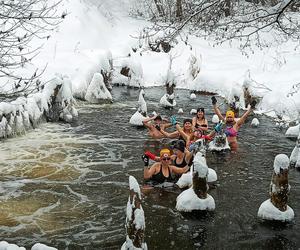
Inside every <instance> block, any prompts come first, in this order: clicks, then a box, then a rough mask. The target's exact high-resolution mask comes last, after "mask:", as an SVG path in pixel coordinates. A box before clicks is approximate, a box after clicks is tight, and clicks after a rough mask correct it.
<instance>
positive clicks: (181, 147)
mask: <svg viewBox="0 0 300 250" xmlns="http://www.w3.org/2000/svg"><path fill="white" fill-rule="evenodd" d="M184 148H185V143H184V141H183V140H178V141H176V142H175V144H174V146H173V149H178V150H180V151H181V152H182V153H184Z"/></svg>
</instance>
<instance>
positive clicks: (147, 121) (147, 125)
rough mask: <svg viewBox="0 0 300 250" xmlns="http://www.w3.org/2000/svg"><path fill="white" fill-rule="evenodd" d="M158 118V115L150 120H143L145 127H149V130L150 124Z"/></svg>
mask: <svg viewBox="0 0 300 250" xmlns="http://www.w3.org/2000/svg"><path fill="white" fill-rule="evenodd" d="M156 117H157V115H154V116H152V117H150V118H146V119H144V120H143V124H144V126H145V127H147V128H150V127H151V125H150V124H149V122H150V121H153V120H154V119H155V118H156Z"/></svg>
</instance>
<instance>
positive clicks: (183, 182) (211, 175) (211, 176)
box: [176, 168, 218, 188]
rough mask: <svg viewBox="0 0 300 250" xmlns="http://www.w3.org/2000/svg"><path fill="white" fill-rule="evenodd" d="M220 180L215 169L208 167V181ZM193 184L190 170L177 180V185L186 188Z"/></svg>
mask: <svg viewBox="0 0 300 250" xmlns="http://www.w3.org/2000/svg"><path fill="white" fill-rule="evenodd" d="M217 180H218V176H217V173H216V171H215V170H213V169H212V168H208V175H207V182H208V183H211V182H215V181H217ZM192 184H193V176H192V174H191V171H190V172H187V173H185V174H182V175H181V176H180V178H179V180H178V181H177V182H176V185H177V186H178V187H179V188H186V187H190V186H192Z"/></svg>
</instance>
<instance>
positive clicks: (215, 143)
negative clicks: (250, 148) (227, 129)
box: [208, 134, 230, 152]
mask: <svg viewBox="0 0 300 250" xmlns="http://www.w3.org/2000/svg"><path fill="white" fill-rule="evenodd" d="M208 150H210V151H218V152H221V151H226V150H230V146H229V143H228V140H227V138H226V136H225V135H222V134H221V135H216V136H215V138H214V139H213V140H212V141H211V142H209V144H208Z"/></svg>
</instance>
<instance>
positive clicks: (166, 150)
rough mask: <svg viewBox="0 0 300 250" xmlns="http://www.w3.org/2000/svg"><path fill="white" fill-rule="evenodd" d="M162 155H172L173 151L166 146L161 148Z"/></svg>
mask: <svg viewBox="0 0 300 250" xmlns="http://www.w3.org/2000/svg"><path fill="white" fill-rule="evenodd" d="M159 155H160V156H170V155H171V151H170V150H169V149H167V148H164V149H162V150H160V153H159Z"/></svg>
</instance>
